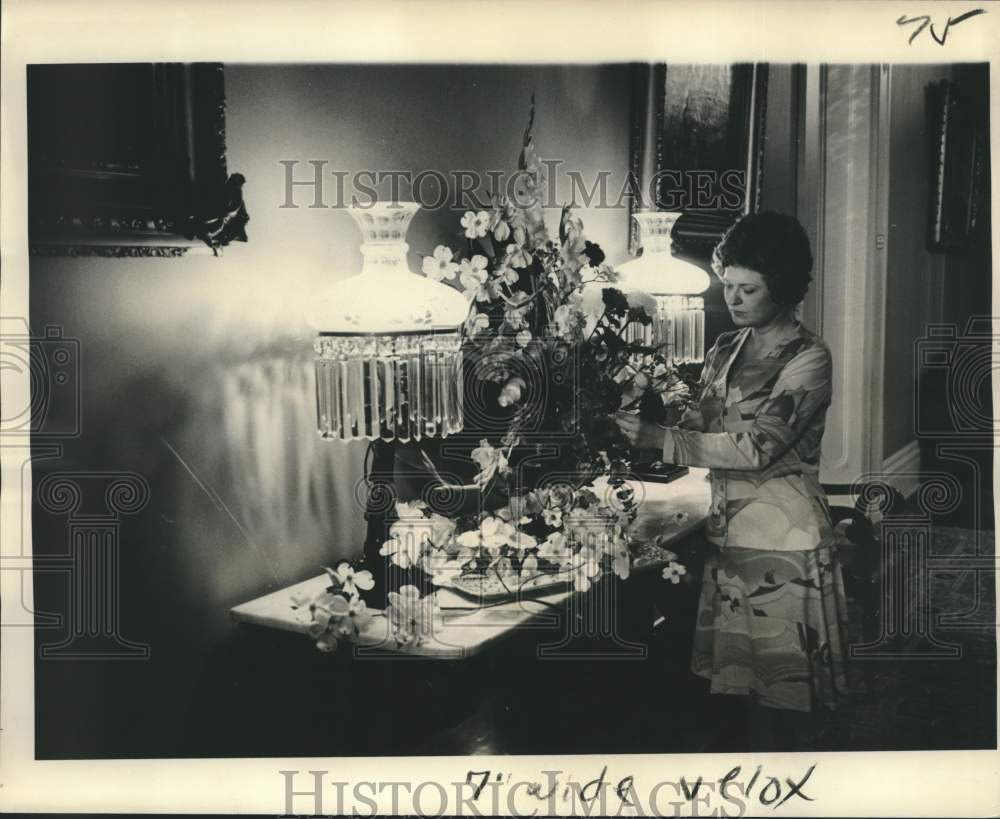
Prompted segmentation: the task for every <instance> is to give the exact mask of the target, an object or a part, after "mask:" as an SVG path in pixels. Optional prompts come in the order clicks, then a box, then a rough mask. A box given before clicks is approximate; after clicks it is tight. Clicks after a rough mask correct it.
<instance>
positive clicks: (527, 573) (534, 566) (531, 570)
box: [521, 555, 538, 581]
mask: <svg viewBox="0 0 1000 819" xmlns="http://www.w3.org/2000/svg"><path fill="white" fill-rule="evenodd" d="M537 572H538V559H537V558H536V557H535V556H534V555H528V556H527V557H526V558H524V560H522V561H521V580H522V581H523V580H527V579H528V578H530V577H532V576H533V575H535V574H536V573H537Z"/></svg>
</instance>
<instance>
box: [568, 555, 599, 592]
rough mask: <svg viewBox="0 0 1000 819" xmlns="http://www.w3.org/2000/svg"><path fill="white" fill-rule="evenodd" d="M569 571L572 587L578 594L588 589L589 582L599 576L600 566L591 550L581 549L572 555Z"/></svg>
mask: <svg viewBox="0 0 1000 819" xmlns="http://www.w3.org/2000/svg"><path fill="white" fill-rule="evenodd" d="M569 569H570V578H571V579H572V580H573V587H574V588H575V589H576V590H577V591H579V592H585V591H587V590H588V589H589V588H590V586H591V580H593V579H594V578H595V577H597V576H598V575H600V573H601V564H600V562H599V561H598V559H597V556H596V555H595V553H594V552H593V550H591V549H581V550H580V551H579V552H578V553H577V554H575V555H573V559H572V560H571V561H570V565H569Z"/></svg>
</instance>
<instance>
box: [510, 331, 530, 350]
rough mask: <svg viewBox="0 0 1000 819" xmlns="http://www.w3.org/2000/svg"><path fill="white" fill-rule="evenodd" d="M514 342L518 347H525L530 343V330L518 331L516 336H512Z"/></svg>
mask: <svg viewBox="0 0 1000 819" xmlns="http://www.w3.org/2000/svg"><path fill="white" fill-rule="evenodd" d="M514 341H516V342H517V345H518V346H519V347H527V346H528V345H529V344H530V343H531V330H520V331H518V334H517V335H516V336H514Z"/></svg>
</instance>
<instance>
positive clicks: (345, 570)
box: [326, 563, 375, 595]
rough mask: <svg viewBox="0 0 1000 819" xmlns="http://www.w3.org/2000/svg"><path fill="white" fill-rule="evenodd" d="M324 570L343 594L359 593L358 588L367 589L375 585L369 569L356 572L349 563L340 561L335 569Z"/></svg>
mask: <svg viewBox="0 0 1000 819" xmlns="http://www.w3.org/2000/svg"><path fill="white" fill-rule="evenodd" d="M326 571H327V574H329V575H330V579H331V580H333V581H334V582H335V583H336V584H338V585H339V586H340V589H341V591H343V592H344V593H345V594H350V595H357V594H360V591H359V590H364V591H367V590H368V589H371V588H373V587H374V586H375V579H374V578H373V577H372V573H371V572H370V571H368V570H367V569H364V570H362V571H360V572H356V571H354V567H353V566H351V564H350V563H341V564H340V565H339V566H338V567H337V568H336V570H332V569H327V570H326Z"/></svg>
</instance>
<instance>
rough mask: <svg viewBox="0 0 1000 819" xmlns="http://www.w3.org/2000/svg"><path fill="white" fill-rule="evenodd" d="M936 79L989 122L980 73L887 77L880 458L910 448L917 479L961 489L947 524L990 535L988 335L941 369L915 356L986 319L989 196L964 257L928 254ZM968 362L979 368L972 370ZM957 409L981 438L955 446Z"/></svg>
mask: <svg viewBox="0 0 1000 819" xmlns="http://www.w3.org/2000/svg"><path fill="white" fill-rule="evenodd" d="M942 79H948V80H952V81H954V82H956V83H957V84H958V86H959V87H960V88H961V89H962V91H963V92H964V93H965V94H966V95H967V96H968V98H969V99H970V100H973V101H975V102H976V103H978V104H979V105H980V106H982V107H983V108H982V111H981V115H982V116H983V118H984V119H985V118H986V106H987V102H986V101H987V100H988V98H989V97H988V77H987V73H986V69H985V67H983V66H975V65H955V66H896V67H894V68H893V71H892V100H891V104H892V128H891V139H892V143H891V155H890V156H891V161H890V171H889V223H890V227H889V236H888V253H889V258H888V269H887V287H886V294H887V298H886V349H885V362H886V366H885V396H884V406H883V423H884V430H885V432H884V447H883V453H882V454H883V457H884V458H890V456H892V455H893V454H894V453H896V452H898V451H899V450H900V449H902V448H903V447H905V446H907V445H908V444H911V442H914V441H916V442H917V444H918V446H919V450H920V464H921V471H922V472H923V473H924V474H925V475H929V474H931V473H934V472H943V473H946V474H950V475H952V476H954V478H955V479H957V481H958V483H959V485H960V486H961V491H960V494H959V496H958V497H957V498H956V502H955V505H954V506H949V509H950V512H949V514H950V517H949V518H948V521H949V522H950V523H952V524H954V525H962V526H967V527H986V528H992V527H993V492H992V486H993V482H992V471H993V468H992V452H993V440H992V436H991V426H992V424H991V423H990V421H989V419H990V418H992V417H993V408H992V405H991V395H990V377H989V376H990V363H989V362H990V343H991V339H990V338H989V337H988V335H987V336H986V337H981V338H978V339H974V340H972V341H971V343H969V342H968V341H966V342H963V343H962V344H961V345H958V344H956V345H955V348H954V351H955V352H956V353H957V355H956V356H955V358H953V360H952V363H951V365H950V366H948V367H940V366H936V367H927V366H925V365H924V364H923V363H922V361H921V360H920V358H919V355H918V353H919V340H920V339H922V338H926V337H927V336H928V331H929V329H930V326H931V325H934V324H946V325H950V326H952V327H953V328H954V332H955V336H956V339H958V340H961V339H963V336H964V335H965V333H966V329H967V327H968V323H969V320H970V319H971V318H973V317H976V316H989V314H990V313H991V298H990V294H991V289H990V288H991V283H992V262H991V245H990V236H989V226H990V224H991V222H990V212H989V201H990V200H989V192H988V191H987V193H986V196H985V202H986V211H985V213H984V215H983V220H982V224H983V226H985V229H980V230H979V231H977V232H976V233H974V234H973V236H972V237H971V240H970V241H969V243H968V245H967V247H966V248H965V249H964V250H960V251H951V252H948V253H931V252H929V251H928V250H927V245H926V237H927V230H928V228H927V213H928V203H929V197H930V188H929V184H928V173H927V167H928V150H929V148H928V140H927V131H926V121H925V116H926V114H925V102H924V89H925V87H926V85H927V84H928V83H930V82H935V81H938V80H942ZM988 168H989V166H988V165H987V178H988V176H989V171H988ZM986 327H987V328H988V327H989V323H988V322H987V323H986ZM986 332H987V334H988V332H989V330H988V329H987V331H986ZM974 361H975V362H978V363H977V364H976V365H974V366H971V367H970V366H969V365H970V363H971V362H974ZM963 407H964V411H965V412H966V413H968V415H967V417H976V416H978V417H980V418H983V419H986V420H985V421H984V422H983V424H984V426H983V427H982V428H981V432H980V435H979V436H978V437H975V436H973V437H972V438H970V437H969V435H968V430H965V431H964V432H963V435H962V437H963V438H964V440H962V441H956V440H955V434H956V432H957V431H958V429H959V428H958V426H956V424H961V423H962V422H961V421H959V420H957V419H958V413H960V412H961V411H962V409H963ZM918 412H919V415H918ZM941 444H948V445H949V447H950V449H951V451H950V452H948V451H943V450H941V449H939V447H940V445H941ZM939 517H940V516H939Z"/></svg>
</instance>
